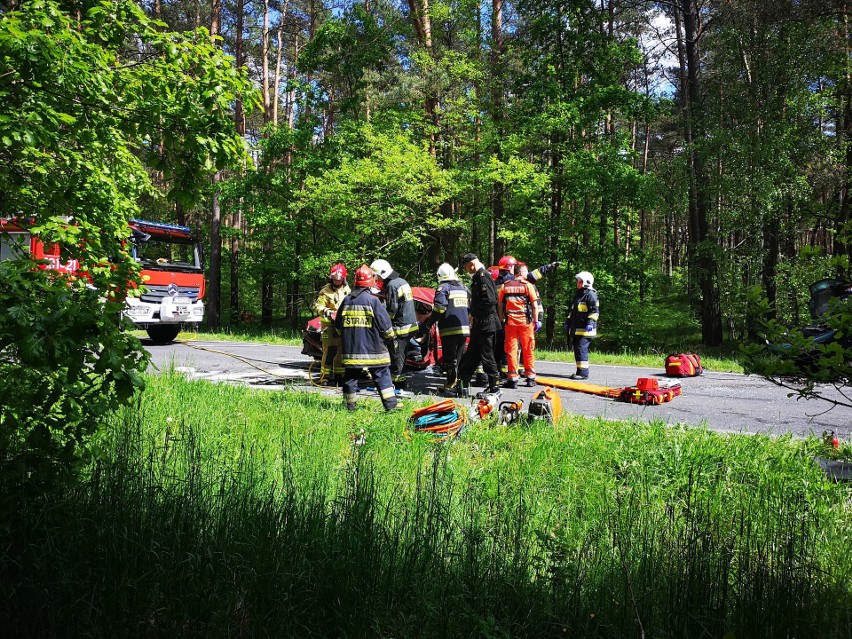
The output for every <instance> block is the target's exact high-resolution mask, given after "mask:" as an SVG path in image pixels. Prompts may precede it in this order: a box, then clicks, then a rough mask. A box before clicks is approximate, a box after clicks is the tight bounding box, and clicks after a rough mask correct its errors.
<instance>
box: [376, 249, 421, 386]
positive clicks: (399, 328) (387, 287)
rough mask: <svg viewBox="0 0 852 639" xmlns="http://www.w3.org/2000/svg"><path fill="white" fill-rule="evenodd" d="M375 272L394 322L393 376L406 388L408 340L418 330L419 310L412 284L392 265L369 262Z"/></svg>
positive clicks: (395, 381) (385, 262)
mask: <svg viewBox="0 0 852 639" xmlns="http://www.w3.org/2000/svg"><path fill="white" fill-rule="evenodd" d="M370 268H371V269H373V271H374V272H375V274H376V275H378V276H379V277H380V278H381V279H382V290H383V291H384V294H385V308H387V311H388V315H390V318H391V322H393V330H394V339H393V342H392V343H391V377H392V378H393V383H394V386H396V388H398V389H400V390H404V389H405V376H404V375H403V368H404V367H405V351H406V349H407V348H408V340H410V339H411V337H412V336H413V335H414V334H415V333H416V332H417V313H416V311H415V309H414V296H413V294H412V293H411V287H410V286H409V285H408V282H406V281H405V280H404V279H402V278H401V277H400V275H399V273H397V272H396V271H394V270H393V268H391V265H390V264H389V263H388V261H387V260H374V261H373V263H372V264H370Z"/></svg>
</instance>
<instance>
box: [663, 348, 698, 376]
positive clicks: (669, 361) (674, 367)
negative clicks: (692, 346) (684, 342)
mask: <svg viewBox="0 0 852 639" xmlns="http://www.w3.org/2000/svg"><path fill="white" fill-rule="evenodd" d="M703 372H704V368H703V367H702V366H701V358H700V357H698V355H696V354H695V353H677V354H673V355H669V356H668V357H667V358H666V375H668V376H669V377H695V376H696V375H701V374H702V373H703Z"/></svg>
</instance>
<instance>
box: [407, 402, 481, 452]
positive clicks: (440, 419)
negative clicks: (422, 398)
mask: <svg viewBox="0 0 852 639" xmlns="http://www.w3.org/2000/svg"><path fill="white" fill-rule="evenodd" d="M467 421H468V416H467V414H466V413H465V412H464V407H463V406H461V405H460V404H457V403H455V402H454V401H453V400H451V399H445V400H443V401H440V402H436V403H434V404H430V405H429V406H424V407H423V408H417V409H415V410H414V411H413V412H412V413H411V418H410V419H409V424H410V425H411V427H412V428H413V429H414V430H415V431H417V432H418V433H428V434H431V435H434V436H435V438H434V439H433V440H432V441H435V442H437V441H445V440H448V439H452V438H454V437H457V436H458V435H459V433H461V431H462V430H463V429H464V427H465V425H466V424H467Z"/></svg>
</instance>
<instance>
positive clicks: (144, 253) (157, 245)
mask: <svg viewBox="0 0 852 639" xmlns="http://www.w3.org/2000/svg"><path fill="white" fill-rule="evenodd" d="M132 254H133V257H134V258H135V259H136V261H137V262H140V263H141V264H142V265H143V266H144V267H145V268H152V269H156V268H166V269H174V268H178V269H192V270H201V252H200V250H199V248H198V245H197V244H196V243H194V242H186V241H183V242H180V241H174V240H170V239H166V238H155V237H151V238H150V239H148V240H147V241H140V240H137V241H135V242H134V243H133V247H132Z"/></svg>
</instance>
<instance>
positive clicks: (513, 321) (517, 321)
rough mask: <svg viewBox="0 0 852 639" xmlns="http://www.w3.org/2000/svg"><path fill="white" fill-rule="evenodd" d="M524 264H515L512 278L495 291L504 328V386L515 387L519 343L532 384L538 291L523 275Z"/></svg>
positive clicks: (529, 383)
mask: <svg viewBox="0 0 852 639" xmlns="http://www.w3.org/2000/svg"><path fill="white" fill-rule="evenodd" d="M525 267H526V265H525V264H524V263H523V262H519V263H517V264H515V267H514V271H515V277H514V279H511V280H507V281H506V282H504V283H503V286H502V287H501V288H500V291H499V292H498V294H497V313H498V314H499V316H500V320H501V322H502V323H503V326H504V328H505V334H506V337H505V342H504V348H505V350H506V359H507V363H508V373H507V380H506V383H505V384H504V388H517V386H518V379H519V378H520V375H519V374H518V346H519V345H520V348H521V351H522V352H523V358H524V375H525V376H526V378H527V386H535V358H534V356H533V351H534V350H535V326H536V323H537V322H538V291H537V290H536V288H535V286H533V285H532V284H531V283H530V282H528V281H527V280H526V278H525V277H524V276H523V275H522V273H524V271H525Z"/></svg>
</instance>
